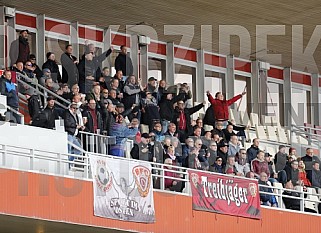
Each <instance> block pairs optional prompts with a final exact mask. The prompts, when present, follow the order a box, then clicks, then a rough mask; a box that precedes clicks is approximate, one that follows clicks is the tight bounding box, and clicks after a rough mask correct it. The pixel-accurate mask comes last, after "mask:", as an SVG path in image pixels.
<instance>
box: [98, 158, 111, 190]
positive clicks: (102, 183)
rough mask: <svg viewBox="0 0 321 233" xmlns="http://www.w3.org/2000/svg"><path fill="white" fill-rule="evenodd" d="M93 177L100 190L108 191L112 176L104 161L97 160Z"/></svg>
mask: <svg viewBox="0 0 321 233" xmlns="http://www.w3.org/2000/svg"><path fill="white" fill-rule="evenodd" d="M95 179H96V182H97V186H98V188H99V189H100V190H102V191H104V192H108V191H109V190H110V188H111V186H112V178H111V176H110V173H109V172H108V170H107V168H106V163H105V161H102V160H98V161H97V168H96V175H95Z"/></svg>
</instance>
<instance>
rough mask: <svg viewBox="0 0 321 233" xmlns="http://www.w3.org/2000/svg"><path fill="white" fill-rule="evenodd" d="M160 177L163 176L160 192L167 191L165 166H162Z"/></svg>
mask: <svg viewBox="0 0 321 233" xmlns="http://www.w3.org/2000/svg"><path fill="white" fill-rule="evenodd" d="M160 175H161V178H160V179H161V180H160V190H165V178H164V176H165V171H164V166H163V165H161V171H160Z"/></svg>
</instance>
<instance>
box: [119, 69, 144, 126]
mask: <svg viewBox="0 0 321 233" xmlns="http://www.w3.org/2000/svg"><path fill="white" fill-rule="evenodd" d="M143 89H144V88H143V87H142V85H141V80H137V79H136V77H135V76H134V75H131V76H129V77H128V78H127V80H126V84H125V87H124V99H123V103H124V105H125V109H129V108H131V107H132V106H133V104H135V108H134V109H133V111H132V113H131V114H129V115H128V119H129V120H130V121H131V120H132V119H133V118H138V120H140V98H141V93H142V91H143Z"/></svg>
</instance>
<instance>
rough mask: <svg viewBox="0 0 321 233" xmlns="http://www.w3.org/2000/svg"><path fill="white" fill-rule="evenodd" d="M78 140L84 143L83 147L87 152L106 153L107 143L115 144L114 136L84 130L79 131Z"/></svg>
mask: <svg viewBox="0 0 321 233" xmlns="http://www.w3.org/2000/svg"><path fill="white" fill-rule="evenodd" d="M79 135H80V140H81V141H82V142H83V143H84V145H83V148H84V150H85V151H88V152H99V153H101V154H108V145H112V144H115V141H116V137H115V136H106V135H102V134H95V133H90V132H85V131H79Z"/></svg>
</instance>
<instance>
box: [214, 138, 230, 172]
mask: <svg viewBox="0 0 321 233" xmlns="http://www.w3.org/2000/svg"><path fill="white" fill-rule="evenodd" d="M228 146H229V145H228V143H227V142H226V141H224V140H221V141H220V142H219V144H218V151H217V157H220V158H222V165H223V166H224V167H225V166H226V162H227V156H228V153H227V152H228Z"/></svg>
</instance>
